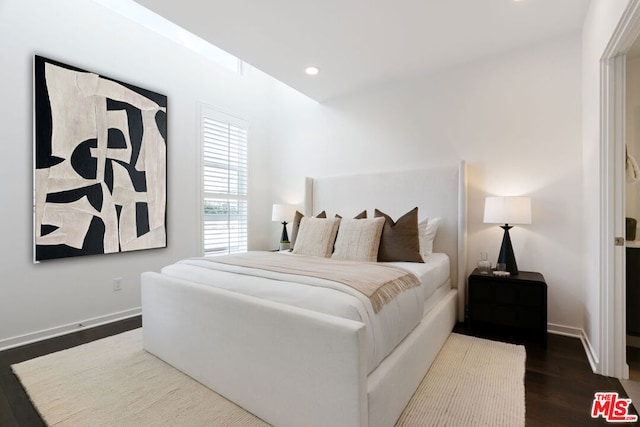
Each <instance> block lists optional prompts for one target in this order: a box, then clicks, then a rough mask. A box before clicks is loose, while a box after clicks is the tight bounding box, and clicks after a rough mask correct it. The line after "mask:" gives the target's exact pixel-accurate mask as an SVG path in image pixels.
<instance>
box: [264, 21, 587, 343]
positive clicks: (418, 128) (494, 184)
mask: <svg viewBox="0 0 640 427" xmlns="http://www.w3.org/2000/svg"><path fill="white" fill-rule="evenodd" d="M580 83H581V37H580V34H579V33H575V34H571V35H567V36H565V37H562V38H559V39H554V40H549V41H548V42H546V43H542V44H539V45H535V46H529V47H527V48H525V49H520V50H518V51H514V52H510V53H507V54H504V55H500V56H495V57H490V58H485V59H483V60H481V61H477V62H471V63H468V64H464V65H461V66H458V67H454V68H451V69H447V70H444V71H442V72H440V73H436V74H433V75H429V76H422V77H417V78H415V79H410V80H407V81H406V82H405V83H403V84H400V85H397V84H396V85H390V86H387V87H381V88H377V89H376V90H370V91H367V92H364V93H361V94H357V95H354V96H350V97H346V98H341V99H336V100H334V101H331V102H328V103H327V104H324V105H315V104H310V103H306V102H304V100H303V99H298V100H293V99H288V100H287V102H283V104H284V105H290V106H291V108H290V109H289V110H281V111H280V113H281V117H280V120H279V122H277V123H279V126H281V127H283V128H284V127H286V134H285V135H282V136H283V137H284V138H283V139H280V140H278V141H273V147H274V150H273V152H272V159H271V163H272V164H273V165H274V168H273V171H272V173H273V177H272V183H273V186H274V191H275V192H276V193H275V194H276V195H279V197H280V198H282V199H285V200H286V201H289V202H299V201H300V200H301V199H302V194H303V188H302V183H303V177H304V176H314V175H315V176H324V175H334V174H349V173H354V172H362V171H377V170H399V169H402V168H418V167H421V166H424V165H428V164H435V163H441V162H447V163H449V162H457V161H459V160H460V159H465V160H466V161H467V162H468V165H469V183H470V193H469V198H470V200H469V221H470V222H469V233H470V235H469V264H468V269H469V271H470V270H471V269H472V268H473V267H475V265H476V262H477V258H478V256H479V253H480V252H481V251H482V252H488V253H489V254H490V257H491V258H492V261H493V262H494V263H495V260H496V259H497V256H498V252H499V247H500V242H501V237H502V230H501V229H500V228H499V227H497V226H493V225H485V224H483V222H482V215H483V209H484V197H485V196H487V195H528V196H531V198H532V206H533V207H532V210H533V224H531V225H530V226H521V227H516V228H514V229H513V230H512V232H511V238H512V241H513V245H514V251H515V254H516V258H517V261H518V266H519V268H520V269H521V270H530V271H531V270H533V271H540V272H542V273H543V274H544V276H545V278H546V279H547V282H548V285H549V316H548V320H549V322H550V323H551V324H554V325H561V326H563V327H568V328H569V330H570V331H572V332H576V333H577V332H579V330H580V329H581V328H582V320H583V291H582V286H581V280H582V267H583V265H582V264H583V262H582V260H583V249H582V245H583V233H582V229H581V217H582V210H583V209H582V200H583V198H582V178H583V177H582V161H581V159H582V146H581V86H580ZM294 118H295V119H294ZM274 197H277V196H274ZM367 208H368V209H372V208H373V207H372V206H370V207H367ZM345 214H348V213H345ZM424 215H428V212H427V213H424ZM557 329H560V330H563V331H566V330H565V328H561V327H559V328H557Z"/></svg>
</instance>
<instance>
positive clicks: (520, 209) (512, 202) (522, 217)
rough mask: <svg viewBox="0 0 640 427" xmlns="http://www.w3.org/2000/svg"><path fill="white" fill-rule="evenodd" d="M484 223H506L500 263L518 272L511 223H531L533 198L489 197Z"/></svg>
mask: <svg viewBox="0 0 640 427" xmlns="http://www.w3.org/2000/svg"><path fill="white" fill-rule="evenodd" d="M484 223H485V224H504V225H501V226H500V228H502V229H503V230H504V235H503V237H502V246H501V247H500V255H498V264H505V265H506V270H507V271H508V272H509V273H511V274H514V275H515V274H518V264H517V263H516V257H515V255H514V254H513V247H512V246H511V238H510V237H509V230H510V229H511V228H512V226H511V225H510V224H531V199H530V198H529V197H487V198H486V199H485V201H484Z"/></svg>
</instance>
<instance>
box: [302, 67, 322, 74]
mask: <svg viewBox="0 0 640 427" xmlns="http://www.w3.org/2000/svg"><path fill="white" fill-rule="evenodd" d="M304 72H305V73H307V74H308V75H310V76H315V75H317V74H318V73H319V72H320V69H318V67H307V68H305V70H304Z"/></svg>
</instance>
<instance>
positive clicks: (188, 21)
mask: <svg viewBox="0 0 640 427" xmlns="http://www.w3.org/2000/svg"><path fill="white" fill-rule="evenodd" d="M136 2H137V3H139V4H141V5H142V6H144V7H146V8H148V9H150V10H152V11H154V12H156V13H157V14H159V15H161V16H163V17H164V18H166V19H168V20H170V21H172V22H174V23H175V24H178V25H179V26H181V27H183V28H184V29H186V30H188V31H190V32H191V33H193V34H195V35H197V36H199V37H201V38H202V39H205V40H207V41H209V42H211V43H212V44H214V45H216V46H218V47H219V48H222V49H224V50H226V51H227V52H229V53H231V54H233V55H235V56H237V57H238V58H240V59H242V60H243V61H245V62H247V63H249V64H251V65H252V66H253V67H256V68H259V69H260V70H262V71H264V72H265V73H267V74H269V75H271V76H273V77H275V78H276V79H278V80H280V81H282V82H284V83H285V84H287V85H289V86H291V87H293V88H294V89H297V90H298V91H300V92H302V93H304V94H306V95H308V96H309V97H311V98H314V99H316V100H318V101H325V100H328V99H331V98H334V97H338V96H343V95H347V94H350V93H353V92H356V91H359V90H363V89H366V88H368V87H371V86H373V85H379V84H384V83H386V82H389V81H393V80H398V79H403V78H409V77H411V76H415V75H418V74H423V73H427V72H429V71H431V70H435V69H439V68H445V67H449V66H452V65H455V64H460V63H463V62H466V61H471V60H474V59H476V58H479V57H483V56H487V55H492V54H497V53H500V52H504V51H508V50H513V49H517V48H519V47H523V46H527V45H531V44H534V43H537V42H541V41H543V40H547V39H551V38H553V37H556V36H561V35H564V34H568V33H571V32H575V31H579V30H580V28H581V27H582V22H583V20H584V17H585V15H586V11H587V8H588V5H589V1H588V0H520V1H513V0H315V1H312V0H227V1H221V0H210V1H205V0H181V1H175V0H136ZM309 65H315V66H317V67H318V68H319V69H320V73H319V74H318V75H317V76H308V75H306V74H305V73H304V69H305V68H306V67H307V66H309Z"/></svg>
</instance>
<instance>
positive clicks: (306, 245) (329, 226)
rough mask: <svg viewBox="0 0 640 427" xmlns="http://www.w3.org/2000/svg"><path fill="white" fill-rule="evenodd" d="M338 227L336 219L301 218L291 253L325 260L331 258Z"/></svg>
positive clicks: (338, 223) (338, 221) (338, 220)
mask: <svg viewBox="0 0 640 427" xmlns="http://www.w3.org/2000/svg"><path fill="white" fill-rule="evenodd" d="M339 225H340V219H338V218H331V219H324V218H309V217H304V218H302V220H301V221H300V229H299V230H298V235H297V236H296V243H295V245H294V247H293V253H294V254H300V255H312V256H320V257H325V258H326V257H329V256H331V252H333V244H334V243H335V241H336V233H337V232H338V226H339Z"/></svg>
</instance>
